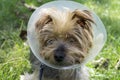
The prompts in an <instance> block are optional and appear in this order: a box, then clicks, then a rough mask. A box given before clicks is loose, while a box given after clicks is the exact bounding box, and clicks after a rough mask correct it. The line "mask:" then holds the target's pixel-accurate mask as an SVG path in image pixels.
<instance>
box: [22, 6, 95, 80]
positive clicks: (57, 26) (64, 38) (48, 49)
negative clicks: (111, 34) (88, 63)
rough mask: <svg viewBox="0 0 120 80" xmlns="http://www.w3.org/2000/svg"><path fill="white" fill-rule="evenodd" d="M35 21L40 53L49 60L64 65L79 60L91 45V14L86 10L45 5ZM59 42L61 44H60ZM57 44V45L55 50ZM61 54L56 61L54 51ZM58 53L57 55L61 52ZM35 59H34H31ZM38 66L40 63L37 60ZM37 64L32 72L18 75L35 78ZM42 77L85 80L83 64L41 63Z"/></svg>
mask: <svg viewBox="0 0 120 80" xmlns="http://www.w3.org/2000/svg"><path fill="white" fill-rule="evenodd" d="M41 13H42V14H43V15H42V16H41V18H40V19H39V20H38V21H37V22H36V24H35V25H36V32H37V34H38V35H37V36H38V39H39V43H40V44H41V45H40V48H41V49H40V50H41V51H40V56H41V57H42V58H43V59H44V60H45V61H46V62H48V63H49V64H51V65H53V66H58V67H66V66H71V65H75V64H81V63H82V62H83V61H84V58H85V57H86V56H87V55H88V53H89V49H90V48H91V47H92V45H93V31H92V26H91V23H94V21H93V19H92V16H91V14H90V12H89V11H87V10H83V11H81V10H75V11H73V12H72V11H70V10H68V9H65V10H63V11H60V10H57V9H53V8H47V9H44V10H42V11H41ZM61 46H62V47H61ZM58 48H60V49H59V50H58ZM57 52H58V53H61V54H62V55H63V54H64V59H63V60H62V61H60V62H59V60H58V61H56V59H55V54H56V53H57ZM61 54H60V55H61ZM36 61H38V60H37V59H36V60H35V61H34V62H36ZM34 62H32V63H33V64H34ZM37 64H38V66H39V64H41V63H40V62H37ZM38 75H39V67H35V72H34V73H33V74H32V75H28V74H26V75H25V76H21V80H39V77H38ZM42 80H89V78H88V72H87V69H86V67H85V64H82V65H81V67H80V68H77V69H68V70H59V69H53V68H50V67H48V66H46V67H45V69H44V73H43V79H42Z"/></svg>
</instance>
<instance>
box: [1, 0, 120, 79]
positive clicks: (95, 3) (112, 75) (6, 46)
mask: <svg viewBox="0 0 120 80" xmlns="http://www.w3.org/2000/svg"><path fill="white" fill-rule="evenodd" d="M50 1H54V0H0V80H19V78H20V75H21V74H23V73H24V72H30V73H31V72H32V70H31V65H30V62H29V46H27V45H25V40H26V38H25V37H24V36H23V37H22V39H21V38H20V36H21V35H20V34H21V32H22V34H23V35H24V33H25V32H24V31H25V30H26V29H27V22H28V20H29V18H30V16H31V14H32V13H33V11H34V10H35V9H36V7H39V6H40V5H42V4H44V3H47V2H50ZM74 1H76V2H79V3H81V4H83V5H85V6H87V7H88V8H90V9H91V10H93V11H95V13H96V14H97V15H98V16H99V17H100V18H101V20H102V21H103V23H104V25H105V27H106V30H107V37H108V38H107V42H106V44H105V46H104V48H103V49H102V51H101V52H100V53H99V55H98V56H97V57H96V58H95V60H94V61H92V62H90V63H88V64H87V66H88V67H90V68H89V70H90V78H91V79H90V80H120V0H74Z"/></svg>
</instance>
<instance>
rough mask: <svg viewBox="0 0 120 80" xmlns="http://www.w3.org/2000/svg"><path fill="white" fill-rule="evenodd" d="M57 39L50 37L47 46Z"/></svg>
mask: <svg viewBox="0 0 120 80" xmlns="http://www.w3.org/2000/svg"><path fill="white" fill-rule="evenodd" d="M55 40H56V39H54V38H53V39H48V40H47V41H46V46H47V45H51V44H53V43H54V41H55Z"/></svg>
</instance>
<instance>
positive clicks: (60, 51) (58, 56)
mask: <svg viewBox="0 0 120 80" xmlns="http://www.w3.org/2000/svg"><path fill="white" fill-rule="evenodd" d="M65 52H66V49H65V46H64V45H63V44H61V45H59V46H58V47H57V48H56V49H55V50H54V59H55V60H56V61H57V62H62V61H63V60H64V58H65Z"/></svg>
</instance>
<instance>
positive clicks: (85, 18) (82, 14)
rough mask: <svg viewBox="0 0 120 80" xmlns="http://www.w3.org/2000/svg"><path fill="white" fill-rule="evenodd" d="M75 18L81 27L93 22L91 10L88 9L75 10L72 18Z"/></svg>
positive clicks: (86, 26)
mask: <svg viewBox="0 0 120 80" xmlns="http://www.w3.org/2000/svg"><path fill="white" fill-rule="evenodd" d="M75 18H77V21H76V22H77V23H78V24H79V25H80V26H81V27H83V28H88V27H89V26H91V23H94V21H93V18H92V15H91V12H89V11H88V10H83V11H81V10H75V11H74V12H73V18H72V19H75Z"/></svg>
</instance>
